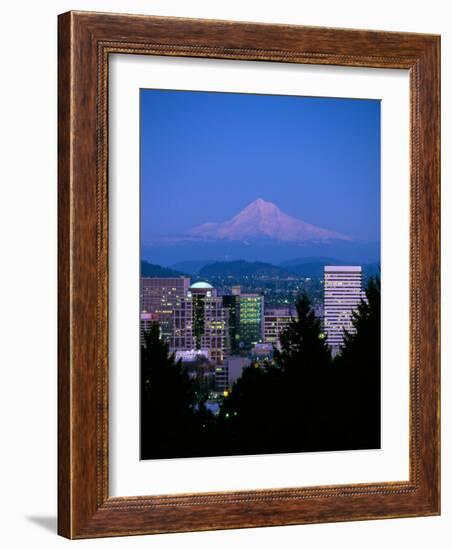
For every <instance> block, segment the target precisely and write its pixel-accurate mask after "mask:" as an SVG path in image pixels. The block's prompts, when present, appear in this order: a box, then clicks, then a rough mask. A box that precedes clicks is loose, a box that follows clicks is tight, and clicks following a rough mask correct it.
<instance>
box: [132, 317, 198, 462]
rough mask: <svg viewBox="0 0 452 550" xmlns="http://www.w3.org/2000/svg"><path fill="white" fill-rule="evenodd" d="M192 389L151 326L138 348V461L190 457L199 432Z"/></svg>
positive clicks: (189, 381) (166, 346)
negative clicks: (139, 446)
mask: <svg viewBox="0 0 452 550" xmlns="http://www.w3.org/2000/svg"><path fill="white" fill-rule="evenodd" d="M195 390H196V388H195V385H194V383H193V382H192V381H191V380H190V379H189V377H188V375H187V373H186V372H185V371H184V370H183V368H182V365H181V363H180V361H179V362H176V361H175V359H174V354H170V353H169V346H168V344H167V343H166V342H164V341H163V340H161V339H160V334H159V326H158V323H153V324H152V325H151V328H150V330H149V331H148V332H145V334H144V345H143V346H142V347H141V457H142V458H163V457H173V456H190V455H192V453H193V451H194V449H193V446H194V445H195V444H196V433H197V431H198V432H199V430H197V426H196V421H197V419H196V411H195Z"/></svg>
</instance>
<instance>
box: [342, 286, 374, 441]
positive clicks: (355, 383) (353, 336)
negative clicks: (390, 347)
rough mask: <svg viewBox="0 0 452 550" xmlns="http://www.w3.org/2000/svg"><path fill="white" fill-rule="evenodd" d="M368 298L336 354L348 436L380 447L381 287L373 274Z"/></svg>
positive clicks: (367, 294) (344, 435)
mask: <svg viewBox="0 0 452 550" xmlns="http://www.w3.org/2000/svg"><path fill="white" fill-rule="evenodd" d="M365 293H366V298H365V299H364V300H361V302H360V304H359V306H358V308H357V310H356V312H355V313H354V314H353V321H352V322H353V327H354V331H349V332H346V333H345V338H344V344H343V346H342V349H341V353H340V355H338V356H337V357H336V358H335V361H334V365H335V367H336V369H337V374H338V379H339V380H340V382H341V386H342V392H343V394H344V397H345V398H346V399H345V400H344V403H343V407H342V411H341V416H343V426H344V430H345V433H344V434H343V438H344V440H346V441H347V442H348V445H349V447H350V448H361V449H366V448H378V447H380V429H381V426H380V413H381V405H380V400H381V380H380V378H381V327H380V324H381V289H380V279H379V277H371V278H370V279H369V280H368V283H367V286H366V290H365Z"/></svg>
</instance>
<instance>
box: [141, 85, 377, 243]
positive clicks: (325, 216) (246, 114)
mask: <svg viewBox="0 0 452 550" xmlns="http://www.w3.org/2000/svg"><path fill="white" fill-rule="evenodd" d="M140 93H141V215H142V222H141V224H142V241H143V242H146V241H147V239H149V238H152V237H154V236H158V235H168V234H177V233H181V232H183V231H185V230H187V229H189V228H191V227H194V226H196V225H199V224H201V223H204V222H208V221H211V222H221V221H225V220H227V219H229V218H231V217H232V216H233V215H235V214H237V213H238V212H239V211H240V210H241V209H242V208H244V207H245V206H247V205H248V204H249V203H250V202H252V201H253V200H255V199H256V198H258V197H261V198H263V199H264V200H267V201H271V202H274V203H275V204H277V205H278V206H279V207H280V208H281V209H282V210H283V211H285V212H286V213H288V214H290V215H292V216H295V217H297V218H299V219H302V220H303V221H306V222H308V223H312V224H315V225H318V226H321V227H324V228H326V229H331V230H334V231H338V232H340V233H345V234H347V235H349V236H351V237H353V238H355V239H359V240H372V241H379V240H380V102H379V101H378V100H357V99H333V98H312V97H294V96H271V95H253V94H230V93H212V92H185V91H166V90H148V89H146V90H141V92H140Z"/></svg>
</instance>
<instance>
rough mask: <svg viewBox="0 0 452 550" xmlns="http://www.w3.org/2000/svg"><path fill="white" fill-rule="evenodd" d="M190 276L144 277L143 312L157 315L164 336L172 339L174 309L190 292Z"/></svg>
mask: <svg viewBox="0 0 452 550" xmlns="http://www.w3.org/2000/svg"><path fill="white" fill-rule="evenodd" d="M189 286H190V278H189V277H142V278H141V312H142V313H152V314H154V315H156V316H157V320H158V322H159V324H160V331H161V335H162V337H163V338H165V339H166V340H168V341H169V340H170V338H171V332H172V322H173V310H174V308H175V307H176V306H177V305H178V304H179V303H180V300H181V299H182V298H184V297H185V296H186V294H187V292H188V288H189Z"/></svg>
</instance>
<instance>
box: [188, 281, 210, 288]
mask: <svg viewBox="0 0 452 550" xmlns="http://www.w3.org/2000/svg"><path fill="white" fill-rule="evenodd" d="M190 288H195V289H196V288H203V289H212V288H213V286H212V285H209V283H205V282H204V281H199V282H198V283H194V284H192V285H191V286H190Z"/></svg>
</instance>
